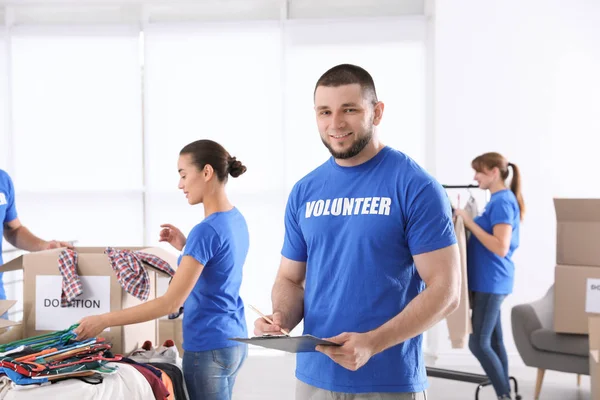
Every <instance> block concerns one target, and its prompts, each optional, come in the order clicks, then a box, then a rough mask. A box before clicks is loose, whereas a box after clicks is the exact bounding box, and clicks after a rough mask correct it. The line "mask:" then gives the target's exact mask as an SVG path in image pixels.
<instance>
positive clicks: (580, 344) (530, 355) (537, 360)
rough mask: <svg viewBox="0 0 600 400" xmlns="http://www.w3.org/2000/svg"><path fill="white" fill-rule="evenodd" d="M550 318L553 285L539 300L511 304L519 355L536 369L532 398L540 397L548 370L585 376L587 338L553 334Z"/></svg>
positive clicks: (551, 313) (578, 379)
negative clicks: (512, 305) (515, 304)
mask: <svg viewBox="0 0 600 400" xmlns="http://www.w3.org/2000/svg"><path fill="white" fill-rule="evenodd" d="M553 320H554V286H552V287H550V289H549V290H548V292H547V293H546V295H545V296H544V297H543V298H541V299H540V300H537V301H534V302H532V303H528V304H520V305H517V306H514V307H513V309H512V313H511V321H512V332H513V337H514V340H515V344H516V345H517V350H518V351H519V355H520V356H521V358H522V359H523V362H524V363H525V365H527V366H528V367H533V368H537V369H538V373H537V382H536V385H535V399H538V398H539V396H540V391H541V389H542V382H543V380H544V373H545V372H546V370H547V369H549V370H552V371H560V372H569V373H574V374H577V384H578V385H580V384H581V375H589V374H590V369H589V341H588V336H587V335H573V334H563V333H556V332H554V329H553Z"/></svg>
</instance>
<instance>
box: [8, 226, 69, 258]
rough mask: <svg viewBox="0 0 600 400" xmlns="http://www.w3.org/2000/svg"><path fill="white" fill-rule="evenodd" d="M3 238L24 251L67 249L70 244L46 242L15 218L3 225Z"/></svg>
mask: <svg viewBox="0 0 600 400" xmlns="http://www.w3.org/2000/svg"><path fill="white" fill-rule="evenodd" d="M4 237H5V238H6V241H7V242H8V243H10V244H12V245H13V246H15V247H16V248H18V249H21V250H26V251H41V250H47V249H54V248H59V247H69V248H71V247H72V246H71V244H70V243H66V242H59V241H56V240H52V241H50V242H47V241H45V240H42V239H40V238H39V237H37V236H35V235H34V234H33V233H31V231H29V229H27V227H25V226H24V225H23V224H21V221H20V220H19V218H15V219H13V220H12V221H10V222H7V223H6V224H4Z"/></svg>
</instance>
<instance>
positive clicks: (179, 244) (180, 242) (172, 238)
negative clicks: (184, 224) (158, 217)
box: [158, 224, 186, 251]
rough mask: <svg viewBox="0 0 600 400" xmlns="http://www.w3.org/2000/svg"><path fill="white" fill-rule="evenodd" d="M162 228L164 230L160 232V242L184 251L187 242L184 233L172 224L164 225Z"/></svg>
mask: <svg viewBox="0 0 600 400" xmlns="http://www.w3.org/2000/svg"><path fill="white" fill-rule="evenodd" d="M160 227H161V228H163V229H161V231H160V239H158V241H159V242H167V243H169V244H170V245H171V246H173V247H175V248H176V249H177V250H179V251H181V250H183V247H184V246H185V242H186V238H185V236H184V235H183V233H181V231H180V230H179V229H177V228H176V227H174V226H173V225H171V224H162V225H161V226H160Z"/></svg>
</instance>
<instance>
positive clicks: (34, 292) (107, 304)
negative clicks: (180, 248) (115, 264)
mask: <svg viewBox="0 0 600 400" xmlns="http://www.w3.org/2000/svg"><path fill="white" fill-rule="evenodd" d="M120 249H123V248H120ZM127 249H130V250H140V251H144V252H146V253H150V254H154V255H156V256H158V257H160V258H162V259H163V260H165V261H167V262H168V263H169V264H170V265H171V266H172V267H173V268H175V267H176V265H177V259H176V257H175V256H174V255H172V254H171V253H169V252H167V251H166V250H163V249H161V248H154V247H151V248H141V247H128V248H127ZM75 250H76V251H77V253H78V267H77V270H78V274H79V276H80V278H81V282H82V284H83V294H82V295H81V296H79V297H78V298H77V299H76V300H74V303H75V304H76V305H75V307H65V308H63V307H60V296H61V290H62V288H61V284H62V276H61V275H60V272H59V270H58V256H59V254H60V253H61V252H62V251H63V249H55V250H47V251H41V252H36V253H28V254H25V255H22V256H20V257H18V258H16V259H14V260H12V261H10V262H8V263H6V264H5V265H3V266H2V267H1V268H0V270H1V271H14V270H19V269H22V270H23V337H32V336H37V335H42V334H44V333H48V332H52V331H56V330H62V329H66V328H68V327H69V326H70V325H71V324H73V323H76V322H77V321H79V320H80V319H81V318H83V317H84V316H88V315H97V314H102V313H105V312H109V311H118V310H121V309H124V308H129V307H132V306H135V305H138V304H141V303H142V301H141V300H139V299H137V298H135V297H134V296H132V295H130V294H128V293H127V292H125V291H124V290H123V289H122V288H121V285H120V284H119V281H118V280H117V276H116V274H115V273H114V271H113V269H112V267H111V265H110V262H109V260H108V256H107V255H106V254H104V250H105V247H77V248H75ZM148 274H149V278H150V282H151V289H150V296H149V297H148V300H152V299H154V298H155V297H156V279H157V274H158V273H157V272H155V270H154V269H151V268H149V269H148ZM101 336H102V337H104V338H106V339H107V340H109V341H110V342H111V343H112V346H113V352H114V353H117V354H129V353H130V352H131V351H133V350H135V349H136V348H137V347H138V345H141V344H142V343H143V342H144V341H145V340H152V342H156V341H157V340H158V321H157V320H154V321H148V322H144V323H140V324H135V325H129V326H125V327H112V328H109V330H108V331H105V332H103V333H102V334H101Z"/></svg>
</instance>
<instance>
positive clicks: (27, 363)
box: [0, 325, 188, 400]
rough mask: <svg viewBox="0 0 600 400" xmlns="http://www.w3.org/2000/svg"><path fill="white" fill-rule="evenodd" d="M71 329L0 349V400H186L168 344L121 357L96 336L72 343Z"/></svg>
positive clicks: (176, 359) (145, 347)
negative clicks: (121, 399) (122, 399)
mask: <svg viewBox="0 0 600 400" xmlns="http://www.w3.org/2000/svg"><path fill="white" fill-rule="evenodd" d="M76 327H77V325H73V326H71V327H69V328H68V329H66V330H63V331H58V332H53V333H50V334H45V335H40V336H36V337H32V338H27V339H22V340H17V341H13V342H11V343H7V344H2V345H0V400H25V399H39V398H61V399H77V400H80V399H106V400H108V399H115V398H127V399H128V400H135V399H144V400H146V399H156V400H187V398H188V397H187V393H186V390H185V384H184V380H183V373H182V370H181V359H180V357H179V354H178V352H177V348H176V347H175V346H174V345H173V342H172V341H166V342H165V343H164V344H163V345H162V346H159V347H158V348H156V349H154V348H153V347H152V343H150V342H146V343H144V345H143V346H142V347H141V348H139V349H137V350H135V351H134V352H132V353H131V355H130V356H129V357H124V356H122V355H118V354H113V353H112V352H111V344H110V343H109V342H107V341H105V340H104V339H103V338H101V337H96V338H92V339H89V340H85V341H77V340H75V338H76V335H75V333H74V332H73V330H74V329H75V328H76Z"/></svg>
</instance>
